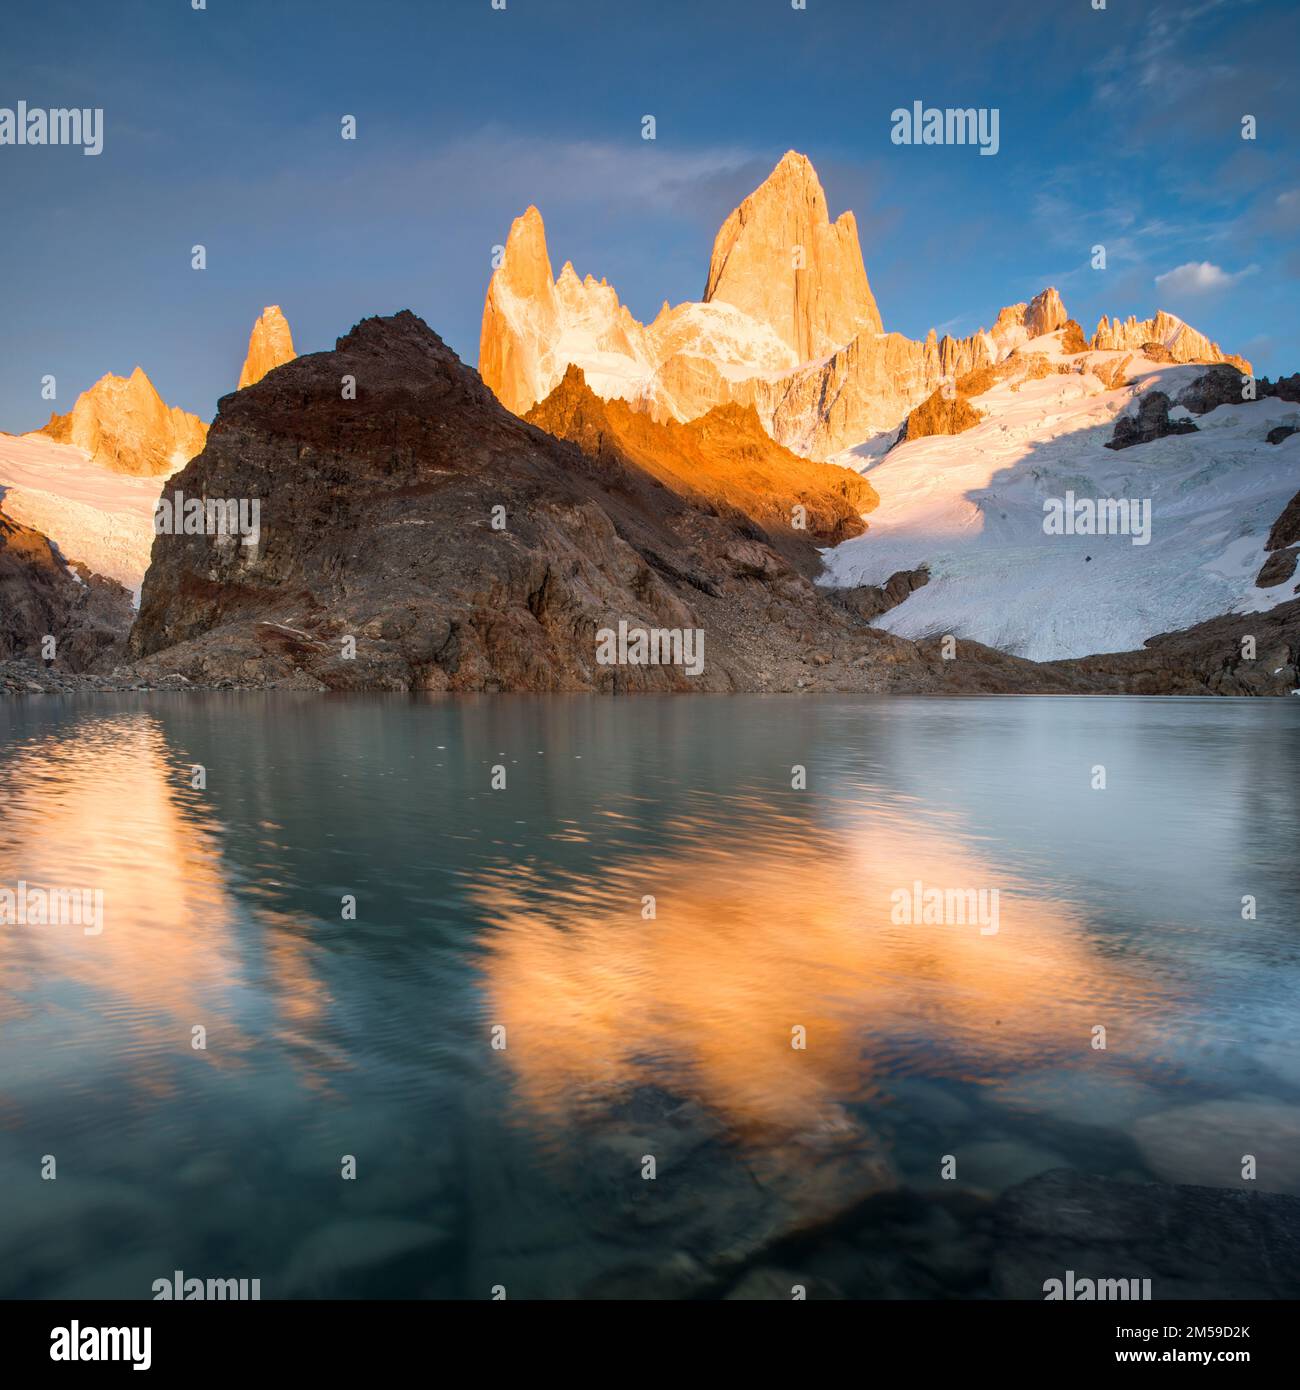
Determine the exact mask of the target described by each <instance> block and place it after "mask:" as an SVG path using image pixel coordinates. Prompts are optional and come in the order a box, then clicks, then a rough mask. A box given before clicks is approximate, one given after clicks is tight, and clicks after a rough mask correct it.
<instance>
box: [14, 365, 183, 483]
mask: <svg viewBox="0 0 1300 1390" xmlns="http://www.w3.org/2000/svg"><path fill="white" fill-rule="evenodd" d="M39 433H41V434H43V435H45V436H46V438H48V439H52V440H54V441H55V442H56V443H58V444H72V445H75V446H76V447H77V448H78V449H84V450H86V452H87V453H89V454H90V455H91V456H92V457H93V458H94V459H95V461H96V462H97V463H101V464H103V465H104V466H105V467H106V468H109V469H111V470H112V471H113V472H115V473H128V474H131V475H133V476H135V477H155V476H166V475H167V474H169V473H174V472H175V471H176V469H178V468H180V467H181V466H182V465H183V464H185V463H187V462H188V461H189V460H190V459H192V458H193V457H194V455H195V454H197V453H198V452H199V450H200V449H202V448H203V441H204V439H205V438H206V437H207V426H206V425H205V424H204V423H203V421H202V420H200V419H199V418H198V416H197V415H191V414H189V412H188V411H184V410H181V409H180V408H179V407H178V406H171V407H168V406H167V405H166V404H165V403H164V401H163V399H162V397H161V396H160V395H159V394H158V392H157V391H155V390H154V387H153V383H152V382H151V381H150V380H149V378H148V377H147V376H146V375H145V374H144V372H143V371H142V370H141V369H140V368H139V367H137V368H136V369H135V370H134V371H133V372H132V373H131V375H130V376H129V377H121V376H113V375H112V373H109V374H108V375H106V376H103V377H101V378H100V379H99V380H98V381H97V382H96V383H95V384H94V385H93V386H92V387H91V388H90V389H89V390H88V391H83V392H82V393H81V395H80V396H78V397H77V401H76V404H75V405H74V406H73V407H72V409H71V410H70V411H69V412H68V413H67V414H66V415H57V414H56V415H51V416H50V420H49V423H48V424H47V425H46V426H45V428H44V429H43V430H41V431H40V432H39Z"/></svg>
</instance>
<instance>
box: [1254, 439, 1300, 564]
mask: <svg viewBox="0 0 1300 1390" xmlns="http://www.w3.org/2000/svg"><path fill="white" fill-rule="evenodd" d="M1269 442H1270V443H1276V442H1277V441H1275V440H1273V439H1272V438H1271V437H1270V440H1269ZM1264 549H1265V550H1267V551H1268V552H1269V556H1268V559H1267V560H1265V561H1264V563H1263V564H1262V565H1261V566H1260V570H1259V573H1258V574H1257V575H1256V576H1255V587H1256V588H1257V589H1275V588H1277V586H1278V585H1279V584H1285V583H1286V582H1287V580H1288V579H1290V578H1291V576H1292V575H1293V574H1294V573H1295V572H1296V564H1297V562H1298V561H1300V492H1297V493H1296V495H1295V496H1294V497H1293V498H1292V499H1291V500H1290V501H1289V502H1288V503H1287V504H1286V506H1285V507H1283V508H1282V515H1281V516H1279V517H1278V519H1277V520H1276V521H1275V522H1274V523H1273V528H1272V530H1271V531H1269V533H1268V540H1266V541H1265V542H1264Z"/></svg>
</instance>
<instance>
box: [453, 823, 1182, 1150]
mask: <svg viewBox="0 0 1300 1390" xmlns="http://www.w3.org/2000/svg"><path fill="white" fill-rule="evenodd" d="M846 809H847V808H846ZM727 810H728V812H729V814H730V815H731V817H732V819H733V821H734V822H739V823H743V824H744V826H745V830H744V832H743V834H741V833H737V832H736V831H735V830H734V828H728V827H726V826H723V825H719V824H718V823H716V822H710V821H704V820H701V821H700V822H696V823H693V822H691V821H685V822H682V823H680V824H679V825H677V826H676V827H675V831H676V837H677V839H678V842H679V844H680V845H681V846H683V847H682V848H681V849H678V850H674V851H671V852H666V853H655V854H645V855H640V856H637V855H631V856H626V857H622V858H619V859H617V860H611V861H609V862H607V863H604V864H602V865H599V866H597V867H596V868H595V870H594V871H593V872H584V873H573V874H570V875H568V876H566V877H565V878H563V879H562V880H561V881H560V882H556V881H554V878H553V876H551V875H542V874H541V873H539V872H538V871H537V870H536V869H535V868H534V867H532V866H501V867H500V868H499V869H497V870H495V871H493V872H491V873H485V874H484V875H483V877H482V880H481V882H480V885H479V887H478V888H477V890H476V892H475V895H474V896H475V900H476V902H477V903H478V905H479V906H480V908H481V910H482V912H483V915H484V916H485V917H486V918H487V919H488V921H489V922H490V923H491V926H492V930H491V931H490V933H489V934H488V935H487V936H486V938H485V946H486V948H487V950H488V960H487V964H486V967H485V974H486V981H487V984H486V988H487V992H488V996H489V1004H488V1008H487V1013H488V1015H489V1016H490V1017H491V1018H492V1019H493V1020H495V1021H499V1022H501V1023H504V1024H505V1025H506V1028H507V1036H508V1040H509V1042H508V1048H507V1055H508V1058H509V1061H510V1065H511V1067H512V1069H513V1071H514V1073H515V1076H516V1081H517V1089H518V1094H519V1096H520V1098H521V1099H522V1100H523V1102H524V1103H525V1104H526V1106H527V1107H528V1110H529V1111H531V1112H533V1113H534V1114H535V1115H537V1116H540V1117H542V1118H543V1119H544V1120H545V1121H546V1122H547V1123H549V1124H550V1125H551V1126H553V1127H555V1128H556V1129H560V1130H562V1129H563V1127H564V1125H565V1124H566V1123H568V1122H570V1121H571V1120H572V1119H573V1118H574V1117H575V1114H577V1113H580V1112H582V1111H583V1110H589V1109H591V1108H593V1107H600V1106H602V1105H605V1104H607V1103H608V1102H609V1101H610V1099H611V1097H617V1096H618V1095H619V1094H620V1093H623V1092H626V1091H627V1090H628V1088H631V1087H635V1086H637V1085H640V1084H645V1083H646V1081H647V1079H649V1078H653V1079H654V1081H655V1082H656V1084H658V1085H661V1086H665V1087H667V1088H668V1089H670V1090H672V1091H674V1092H675V1093H678V1094H680V1095H682V1096H683V1097H689V1098H690V1099H692V1100H694V1101H697V1102H699V1103H700V1104H703V1105H706V1106H708V1107H709V1108H710V1109H711V1110H712V1111H714V1112H715V1113H716V1114H717V1115H718V1116H720V1117H722V1119H723V1120H724V1121H725V1123H726V1124H727V1126H728V1128H729V1129H730V1130H731V1132H732V1133H733V1134H734V1135H736V1136H737V1137H739V1138H741V1139H743V1140H745V1141H746V1142H750V1143H759V1144H765V1145H766V1144H780V1143H784V1142H787V1141H789V1140H791V1139H798V1140H801V1141H804V1142H809V1141H816V1140H817V1139H818V1138H819V1137H822V1138H824V1137H827V1136H843V1135H845V1134H846V1133H848V1132H850V1131H852V1130H853V1129H854V1128H855V1125H854V1122H853V1121H852V1120H851V1119H850V1116H849V1113H848V1110H847V1109H846V1106H847V1105H848V1104H850V1103H852V1102H861V1101H864V1100H867V1099H868V1098H870V1097H871V1096H873V1095H875V1094H877V1093H878V1092H879V1089H880V1087H881V1086H882V1084H884V1085H886V1086H887V1085H888V1083H889V1081H890V1079H891V1078H893V1077H895V1076H897V1075H898V1074H899V1072H900V1069H901V1070H902V1071H903V1072H904V1073H905V1072H907V1071H908V1070H914V1071H922V1070H923V1071H925V1072H927V1073H928V1074H930V1075H938V1076H948V1077H951V1078H953V1079H957V1080H963V1081H969V1080H993V1079H996V1078H997V1077H999V1076H1002V1075H1006V1074H1008V1073H1011V1072H1015V1071H1022V1070H1024V1069H1025V1068H1026V1067H1031V1066H1032V1067H1037V1066H1043V1065H1050V1064H1052V1063H1053V1062H1058V1061H1062V1060H1067V1059H1068V1060H1077V1059H1078V1057H1079V1054H1080V1052H1081V1051H1084V1050H1086V1049H1087V1048H1088V1046H1089V1042H1090V1037H1091V1034H1090V1029H1091V1027H1092V1025H1093V1024H1094V1023H1095V1022H1096V1021H1097V1020H1098V1019H1103V1018H1105V1019H1114V1018H1115V1017H1116V1016H1117V1015H1119V1014H1121V1013H1122V1014H1123V1015H1124V1016H1125V1017H1127V1016H1129V1015H1130V1011H1131V1010H1132V1009H1133V1008H1134V1006H1135V1005H1136V1004H1140V1005H1141V1008H1142V1016H1143V1027H1144V1028H1157V1027H1158V1025H1159V1018H1160V1013H1161V1011H1162V1009H1163V1008H1164V1007H1166V1005H1167V1001H1166V1000H1165V999H1163V998H1161V997H1160V995H1159V993H1158V992H1157V991H1155V990H1153V989H1152V988H1151V987H1150V986H1148V985H1147V984H1145V983H1144V982H1143V981H1142V980H1141V979H1140V978H1138V977H1136V976H1135V975H1134V974H1133V973H1132V972H1131V971H1130V970H1129V969H1128V968H1127V967H1126V966H1125V965H1123V964H1122V963H1121V962H1120V961H1118V960H1116V959H1115V958H1114V957H1112V956H1108V955H1106V954H1105V953H1103V952H1102V951H1099V950H1098V949H1097V945H1096V943H1095V941H1094V940H1092V939H1091V937H1090V933H1089V930H1088V924H1087V916H1086V913H1084V912H1083V911H1081V909H1080V908H1079V907H1078V906H1077V905H1075V904H1072V903H1069V902H1065V901H1062V900H1059V899H1057V898H1054V897H1052V896H1051V895H1050V894H1049V893H1048V892H1046V891H1045V890H1044V888H1043V887H1042V885H1040V884H1037V883H1034V882H1033V881H1031V880H1029V879H1027V878H1026V877H1024V876H1023V875H1021V874H1018V873H1016V872H1015V871H1014V870H1013V869H1011V868H1009V866H1008V865H1007V864H1005V863H999V862H996V861H995V860H993V859H992V858H991V857H989V856H988V855H986V854H982V853H980V852H979V851H978V850H977V849H975V848H973V847H972V846H971V845H969V844H967V843H965V842H963V840H962V839H961V838H959V837H958V836H957V835H955V834H953V833H951V832H948V831H944V830H941V829H939V828H936V827H935V826H933V825H927V824H926V823H925V822H924V821H918V820H916V819H915V818H913V819H905V818H903V817H901V816H900V815H898V814H897V813H896V812H893V811H889V810H883V809H877V810H876V811H871V810H869V809H865V808H859V809H858V810H857V812H856V819H853V818H851V817H849V816H847V815H846V816H843V817H839V818H837V821H836V823H835V824H834V825H832V826H821V827H817V826H810V825H808V824H807V823H806V822H805V821H803V820H801V819H796V818H793V817H790V816H784V815H781V814H779V813H778V812H776V811H775V810H774V809H773V808H772V806H771V805H770V804H764V803H760V802H758V801H754V800H750V801H749V802H748V803H747V804H746V805H743V806H736V805H731V806H729V807H728V808H727ZM916 880H920V881H921V882H922V883H923V884H925V885H941V886H947V887H954V888H957V887H961V888H966V887H970V888H979V887H983V888H986V889H987V888H996V889H997V890H998V892H999V895H1000V913H999V917H1000V920H999V924H998V931H997V933H996V935H993V934H982V933H981V930H980V927H979V926H978V924H976V923H974V922H971V923H969V924H966V925H957V924H950V925H944V924H929V925H926V924H921V923H917V924H915V925H909V924H903V923H896V922H894V921H892V920H891V917H892V916H893V915H895V914H894V913H893V911H892V907H893V902H892V896H891V895H892V894H893V893H894V892H895V890H896V889H900V888H903V889H906V890H907V893H908V895H909V897H910V895H911V892H912V885H913V883H914V881H916ZM647 894H648V895H653V897H654V898H655V900H656V901H655V904H654V910H655V914H656V915H655V918H654V920H644V919H643V916H642V911H643V909H642V902H643V896H644V895H647ZM796 1028H802V1029H803V1030H805V1035H806V1047H805V1048H803V1049H800V1048H797V1047H794V1046H792V1038H793V1037H794V1036H795V1035H794V1032H793V1030H795V1029H796Z"/></svg>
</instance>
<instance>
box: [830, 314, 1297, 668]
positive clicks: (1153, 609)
mask: <svg viewBox="0 0 1300 1390" xmlns="http://www.w3.org/2000/svg"><path fill="white" fill-rule="evenodd" d="M1064 336H1065V330H1058V331H1057V332H1055V333H1053V334H1049V335H1047V337H1045V338H1039V339H1035V340H1034V341H1033V343H1031V344H1030V345H1029V347H1028V348H1023V349H1021V350H1020V351H1018V352H1017V353H1015V354H1013V355H1012V356H1010V357H1008V358H1007V359H1005V361H1003V362H1002V363H999V364H998V367H997V368H996V369H994V370H990V371H985V372H982V373H979V374H977V375H976V376H975V377H974V378H972V379H971V380H970V382H969V386H970V389H969V391H966V390H959V393H958V400H957V402H956V405H957V406H960V407H961V408H963V409H964V410H966V411H967V412H968V413H969V416H973V417H974V418H973V419H970V418H963V420H962V422H961V423H962V425H963V426H964V428H962V430H961V432H960V433H945V432H943V431H942V430H929V431H921V432H919V437H913V435H912V434H911V432H910V431H911V423H912V422H911V421H909V437H908V438H907V440H906V441H905V442H902V443H899V444H897V445H896V446H895V447H894V448H892V449H890V450H889V451H888V452H887V453H886V454H885V455H884V456H883V458H881V457H878V456H876V455H873V454H869V453H865V451H864V458H863V459H862V460H860V462H861V463H863V464H864V465H865V467H866V470H867V476H868V477H869V478H870V480H871V482H872V485H873V486H874V487H875V489H876V491H877V492H878V493H879V495H880V505H879V507H878V508H877V509H876V510H875V511H874V512H873V513H872V517H871V530H870V532H869V533H868V534H867V535H865V536H862V537H858V538H855V539H852V540H849V541H847V542H845V543H844V544H843V545H841V546H838V547H837V548H836V549H835V550H833V551H830V552H828V553H827V556H826V563H827V571H828V573H827V578H826V582H829V583H832V584H838V585H843V586H847V587H849V588H855V587H856V586H859V585H872V586H881V585H884V584H886V583H887V582H888V581H889V580H890V579H891V578H892V577H893V576H895V575H897V574H899V573H900V572H912V571H915V570H916V569H918V568H919V567H921V566H924V567H925V569H926V572H927V575H928V582H927V583H926V584H925V585H924V586H923V587H918V588H916V589H915V590H914V591H912V592H909V593H907V594H906V595H904V596H903V597H902V601H901V602H899V603H898V604H897V605H896V606H895V607H892V608H891V609H890V610H889V611H888V612H886V613H884V614H883V616H881V617H879V618H878V619H877V622H878V624H879V626H880V627H882V628H884V629H886V630H888V631H891V632H895V633H897V634H898V635H900V636H905V637H920V636H923V635H926V634H929V633H932V632H935V631H945V632H951V633H954V634H955V635H957V636H958V637H961V638H966V639H970V640H974V641H977V642H980V643H984V644H987V645H988V646H992V647H996V648H998V649H1000V650H1003V651H1007V652H1011V653H1014V654H1016V655H1018V656H1023V657H1028V658H1030V659H1032V660H1035V661H1059V660H1061V659H1064V658H1082V657H1084V656H1085V655H1087V654H1092V655H1093V656H1095V655H1096V654H1097V653H1105V652H1121V651H1125V650H1131V649H1134V648H1138V647H1140V646H1141V645H1142V644H1143V643H1145V642H1147V641H1148V640H1149V639H1151V638H1153V637H1155V636H1156V635H1158V634H1167V633H1170V632H1172V631H1180V630H1183V629H1187V628H1190V627H1194V626H1197V625H1199V624H1203V623H1205V622H1208V621H1209V620H1211V619H1215V618H1218V617H1220V616H1221V615H1224V614H1240V615H1247V616H1244V617H1238V618H1236V619H1234V620H1233V621H1235V622H1236V624H1237V630H1238V632H1239V633H1250V632H1252V631H1254V627H1253V626H1252V625H1253V624H1255V623H1257V622H1258V621H1259V620H1260V619H1259V616H1258V615H1259V614H1261V613H1262V612H1264V611H1265V610H1267V609H1270V608H1272V607H1273V606H1274V605H1275V604H1278V603H1279V602H1281V601H1283V600H1288V599H1291V598H1293V595H1294V588H1293V583H1292V582H1285V581H1286V580H1287V579H1288V578H1289V574H1290V571H1289V570H1288V571H1287V572H1286V574H1285V575H1283V576H1282V579H1280V580H1278V579H1275V576H1277V575H1279V574H1282V571H1283V569H1284V568H1285V559H1281V560H1273V561H1271V562H1270V555H1283V554H1284V549H1285V547H1284V545H1283V544H1282V543H1281V542H1279V539H1278V533H1277V530H1276V528H1275V523H1277V522H1278V519H1279V517H1280V516H1281V515H1282V514H1283V512H1284V509H1285V507H1286V505H1287V502H1288V500H1289V499H1290V498H1291V497H1292V495H1293V494H1294V493H1295V490H1296V478H1297V475H1298V474H1300V434H1293V435H1288V434H1285V433H1282V434H1281V442H1280V443H1271V442H1270V435H1274V436H1275V437H1277V434H1278V432H1282V431H1284V430H1285V427H1287V426H1292V425H1300V406H1298V405H1297V403H1296V401H1295V400H1293V399H1286V398H1283V396H1281V395H1278V394H1269V392H1271V391H1273V390H1274V389H1276V388H1271V387H1270V386H1269V384H1268V383H1266V382H1261V383H1258V385H1259V390H1260V396H1259V399H1257V400H1246V401H1243V400H1242V399H1241V391H1242V388H1241V376H1240V372H1239V370H1238V369H1236V368H1235V367H1228V366H1223V365H1218V366H1212V367H1210V368H1208V369H1207V368H1205V367H1203V366H1199V365H1181V364H1171V363H1169V362H1168V360H1167V355H1166V354H1165V353H1164V352H1163V351H1161V350H1147V351H1137V352H1131V351H1128V350H1127V349H1106V350H1100V349H1097V350H1094V349H1091V348H1087V347H1085V349H1084V350H1083V351H1081V352H1073V353H1071V352H1067V351H1066V350H1065V345H1064V343H1063V338H1064ZM1158 347H1159V345H1157V348H1158ZM958 386H959V388H964V387H967V386H968V382H967V381H966V380H963V381H959V383H958ZM1279 386H1282V383H1279ZM1288 390H1289V388H1288ZM1289 394H1291V395H1294V394H1295V393H1294V392H1289ZM1117 444H1118V445H1122V446H1123V447H1120V448H1116V447H1114V446H1116V445H1117ZM849 457H851V456H849ZM1069 497H1074V498H1075V499H1079V500H1083V501H1092V500H1093V499H1103V500H1105V499H1115V500H1120V499H1123V500H1124V501H1125V503H1126V505H1128V504H1130V503H1132V504H1136V505H1137V506H1139V507H1145V508H1148V509H1149V510H1147V511H1146V516H1147V518H1148V520H1149V527H1148V528H1147V535H1146V537H1145V538H1143V537H1142V536H1141V535H1137V534H1136V533H1134V534H1102V535H1097V534H1087V533H1084V532H1082V531H1076V532H1074V533H1066V534H1059V533H1055V532H1053V531H1049V529H1048V526H1047V520H1046V518H1047V516H1048V510H1047V509H1048V508H1049V507H1052V506H1055V505H1056V504H1062V505H1064V503H1065V501H1066V499H1067V498H1069ZM1132 529H1133V528H1131V530H1132ZM1283 529H1285V528H1283ZM1135 541H1136V543H1135ZM1266 563H1268V564H1269V569H1268V571H1267V572H1265V573H1264V577H1265V578H1267V579H1273V580H1274V582H1272V583H1268V584H1264V585H1261V584H1260V583H1259V582H1258V578H1259V577H1260V575H1261V572H1262V571H1263V570H1264V566H1265V564H1266ZM1293 655H1294V654H1293ZM1274 664H1275V665H1276V666H1278V668H1279V669H1283V668H1286V669H1290V668H1291V665H1292V661H1291V660H1290V659H1286V660H1282V661H1279V662H1276V663H1274ZM1117 669H1118V668H1117ZM1125 669H1127V668H1125Z"/></svg>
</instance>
